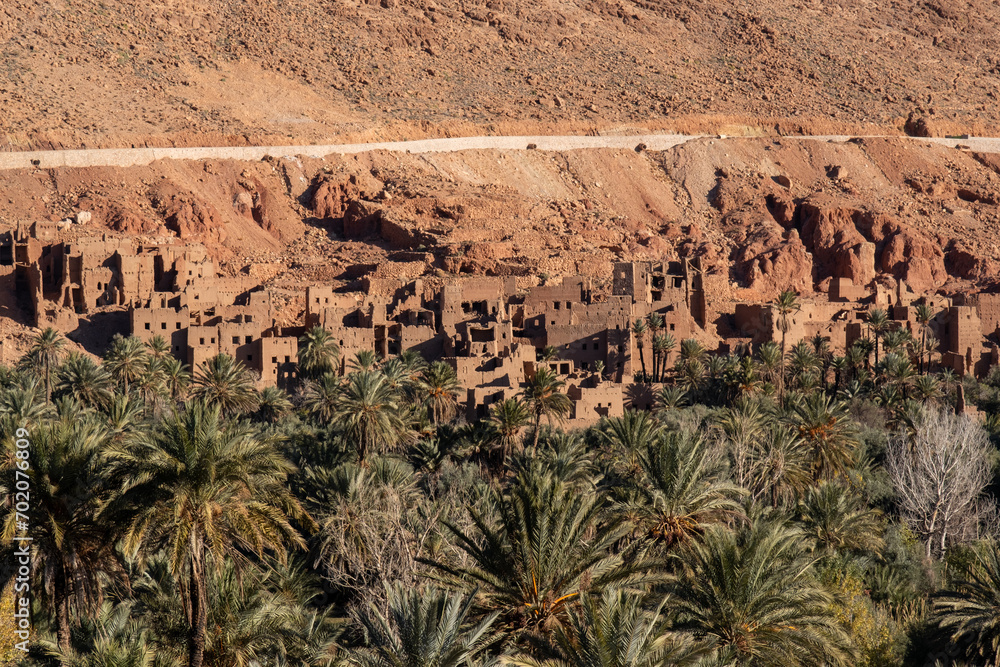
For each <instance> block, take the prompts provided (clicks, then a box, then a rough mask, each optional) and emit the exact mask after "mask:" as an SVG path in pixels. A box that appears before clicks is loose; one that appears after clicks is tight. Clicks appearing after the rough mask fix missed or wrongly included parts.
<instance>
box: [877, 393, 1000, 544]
mask: <svg viewBox="0 0 1000 667" xmlns="http://www.w3.org/2000/svg"><path fill="white" fill-rule="evenodd" d="M989 450H990V446H989V441H988V440H987V436H986V432H985V431H984V430H983V429H982V427H980V425H979V424H978V423H977V422H975V421H973V420H972V419H970V418H969V417H967V416H962V415H954V414H951V413H950V412H948V411H946V410H943V411H940V412H936V411H928V412H926V413H925V414H924V415H923V416H922V417H921V419H920V421H919V422H918V423H917V427H916V431H915V434H914V435H912V437H911V436H909V435H907V434H900V435H898V436H896V437H895V438H894V439H893V441H892V442H891V443H890V445H889V451H888V456H887V460H886V468H887V470H888V472H889V476H890V478H891V479H892V484H893V487H895V490H896V493H897V494H898V496H899V499H900V507H901V510H902V515H903V518H904V519H905V520H906V522H907V523H908V524H909V525H910V526H911V527H912V528H913V529H914V530H915V531H916V532H917V533H918V534H919V535H920V536H921V537H922V538H923V539H924V540H925V541H926V544H927V557H928V558H930V557H931V556H932V555H933V554H935V553H936V554H937V555H939V556H940V555H943V554H944V552H945V549H946V547H947V545H948V544H949V542H956V541H959V540H961V539H963V538H965V537H968V538H974V537H975V536H976V532H977V529H978V524H979V514H980V510H981V508H982V503H981V502H980V500H981V496H982V493H983V490H984V489H985V488H986V485H987V483H989V479H990V472H989V463H988V460H987V457H988V454H989Z"/></svg>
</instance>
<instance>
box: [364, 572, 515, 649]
mask: <svg viewBox="0 0 1000 667" xmlns="http://www.w3.org/2000/svg"><path fill="white" fill-rule="evenodd" d="M387 589H388V607H389V609H388V613H383V612H382V611H381V610H379V609H378V608H377V607H376V606H374V605H369V607H368V609H367V610H366V611H365V612H362V613H359V614H356V617H357V620H358V622H359V623H360V625H361V627H362V628H363V629H364V632H365V638H366V639H367V643H368V646H369V647H370V648H368V649H365V650H363V651H359V652H356V653H355V654H354V655H352V656H351V657H350V658H349V659H348V664H351V665H360V666H362V667H468V666H469V665H473V664H476V663H475V662H474V661H475V660H476V658H477V657H478V656H479V654H481V653H484V652H485V651H486V649H487V648H488V647H489V646H490V644H491V643H493V642H495V641H496V640H497V639H498V637H499V633H497V632H494V631H492V630H491V626H492V625H493V623H494V622H495V621H496V619H497V616H498V613H497V612H493V613H492V614H487V615H486V616H485V617H483V618H482V619H481V620H479V622H478V623H475V624H473V623H472V608H473V603H474V601H475V597H476V596H475V593H474V592H473V593H471V594H469V595H461V594H458V593H452V592H448V591H442V590H439V589H437V588H435V587H433V586H432V587H430V588H428V589H427V590H424V591H421V590H417V589H414V588H409V587H406V586H403V585H401V584H397V585H395V586H392V587H389V586H387Z"/></svg>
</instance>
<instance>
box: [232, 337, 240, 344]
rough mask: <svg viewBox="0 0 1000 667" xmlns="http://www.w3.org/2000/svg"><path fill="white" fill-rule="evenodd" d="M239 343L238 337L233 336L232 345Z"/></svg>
mask: <svg viewBox="0 0 1000 667" xmlns="http://www.w3.org/2000/svg"><path fill="white" fill-rule="evenodd" d="M239 344H240V337H239V336H233V345H239Z"/></svg>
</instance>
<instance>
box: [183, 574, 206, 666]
mask: <svg viewBox="0 0 1000 667" xmlns="http://www.w3.org/2000/svg"><path fill="white" fill-rule="evenodd" d="M205 588H206V585H205V572H204V570H203V567H202V563H201V562H200V557H199V556H196V557H195V558H193V559H192V561H191V588H190V594H191V629H190V632H189V633H188V665H189V667H201V666H202V663H203V662H204V660H205V632H206V629H207V627H208V600H207V599H206V598H207V594H206V591H205Z"/></svg>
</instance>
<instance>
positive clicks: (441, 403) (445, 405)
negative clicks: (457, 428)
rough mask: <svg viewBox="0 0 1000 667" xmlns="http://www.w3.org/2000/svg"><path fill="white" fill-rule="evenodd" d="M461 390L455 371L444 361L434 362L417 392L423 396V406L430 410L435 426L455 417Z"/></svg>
mask: <svg viewBox="0 0 1000 667" xmlns="http://www.w3.org/2000/svg"><path fill="white" fill-rule="evenodd" d="M461 389H462V385H460V384H459V383H458V377H457V376H456V375H455V369H454V368H452V367H451V366H450V365H448V364H447V363H445V362H443V361H435V362H433V363H432V364H431V365H430V366H428V367H427V370H425V371H424V373H423V375H422V376H421V377H420V379H419V380H418V381H417V390H418V392H419V393H420V394H421V395H422V396H423V401H422V402H423V404H424V405H426V406H427V407H428V408H429V409H430V414H431V421H432V422H433V423H434V424H440V423H441V422H442V421H445V420H448V419H451V418H452V417H453V416H454V415H455V411H456V409H457V407H458V392H459V391H460V390H461Z"/></svg>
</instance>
